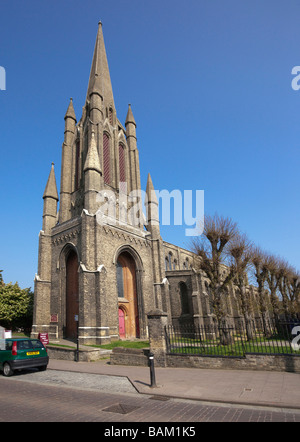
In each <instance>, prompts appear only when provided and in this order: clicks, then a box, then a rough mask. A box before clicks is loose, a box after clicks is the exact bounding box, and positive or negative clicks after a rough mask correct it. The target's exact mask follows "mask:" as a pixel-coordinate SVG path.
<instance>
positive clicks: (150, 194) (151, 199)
mask: <svg viewBox="0 0 300 442" xmlns="http://www.w3.org/2000/svg"><path fill="white" fill-rule="evenodd" d="M146 195H147V203H148V204H149V203H153V204H156V205H158V201H157V196H156V193H155V190H154V186H153V183H152V179H151V175H150V173H148V180H147V188H146Z"/></svg>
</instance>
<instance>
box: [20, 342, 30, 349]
mask: <svg viewBox="0 0 300 442" xmlns="http://www.w3.org/2000/svg"><path fill="white" fill-rule="evenodd" d="M17 348H18V350H29V349H32V344H31V341H17Z"/></svg>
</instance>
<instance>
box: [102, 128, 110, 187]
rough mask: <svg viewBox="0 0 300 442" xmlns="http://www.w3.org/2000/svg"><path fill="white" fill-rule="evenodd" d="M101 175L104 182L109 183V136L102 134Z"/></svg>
mask: <svg viewBox="0 0 300 442" xmlns="http://www.w3.org/2000/svg"><path fill="white" fill-rule="evenodd" d="M103 176H104V182H105V183H106V184H110V147H109V136H108V135H107V134H106V133H104V134H103Z"/></svg>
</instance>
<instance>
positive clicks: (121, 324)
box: [119, 307, 126, 339]
mask: <svg viewBox="0 0 300 442" xmlns="http://www.w3.org/2000/svg"><path fill="white" fill-rule="evenodd" d="M119 336H120V339H125V338H126V328H125V311H124V310H123V309H122V308H121V307H119Z"/></svg>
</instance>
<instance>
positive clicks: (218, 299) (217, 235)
mask: <svg viewBox="0 0 300 442" xmlns="http://www.w3.org/2000/svg"><path fill="white" fill-rule="evenodd" d="M201 227H203V233H202V235H201V236H199V237H195V238H194V239H193V241H192V249H193V251H194V252H195V253H196V254H197V255H198V256H199V257H200V259H199V264H198V265H199V269H200V270H202V271H204V272H205V273H206V275H207V277H208V278H209V281H210V282H209V289H210V292H211V295H212V296H211V298H212V307H213V311H214V313H215V315H216V318H217V321H218V323H219V324H220V325H223V324H225V325H226V324H227V314H226V309H225V304H224V298H225V294H226V289H227V287H228V286H229V284H230V282H231V281H232V279H233V277H234V276H235V271H234V268H233V267H232V266H230V267H227V268H226V267H225V264H226V258H227V251H228V245H229V243H230V241H232V240H233V239H234V238H235V237H236V235H237V234H238V228H237V224H236V223H234V222H233V221H232V220H231V219H230V218H224V217H221V216H218V215H215V216H213V217H211V216H207V215H206V216H205V217H204V224H203V226H201ZM224 272H225V275H224Z"/></svg>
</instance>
